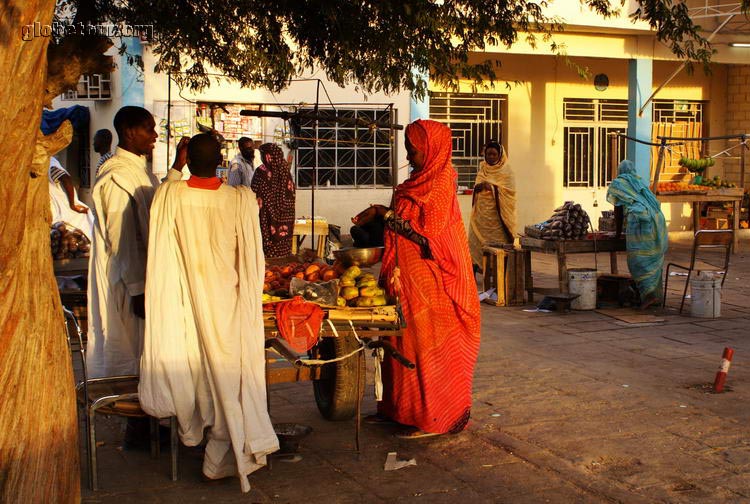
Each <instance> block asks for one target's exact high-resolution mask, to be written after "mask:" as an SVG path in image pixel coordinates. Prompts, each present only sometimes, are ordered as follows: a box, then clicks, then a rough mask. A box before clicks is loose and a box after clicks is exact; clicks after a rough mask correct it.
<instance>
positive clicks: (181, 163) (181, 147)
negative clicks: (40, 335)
mask: <svg viewBox="0 0 750 504" xmlns="http://www.w3.org/2000/svg"><path fill="white" fill-rule="evenodd" d="M188 143H190V138H188V137H182V138H180V141H179V143H178V144H177V154H176V155H175V158H174V163H172V169H173V170H179V171H182V169H183V168H184V167H185V165H186V164H187V154H188V151H187V147H188Z"/></svg>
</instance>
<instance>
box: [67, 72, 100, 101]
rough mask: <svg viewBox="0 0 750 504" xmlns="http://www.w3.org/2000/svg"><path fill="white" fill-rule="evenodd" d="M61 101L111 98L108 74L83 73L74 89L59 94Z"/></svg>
mask: <svg viewBox="0 0 750 504" xmlns="http://www.w3.org/2000/svg"><path fill="white" fill-rule="evenodd" d="M60 99H61V100H63V101H77V100H97V101H98V100H111V99H112V88H111V82H110V74H84V75H81V78H80V80H79V81H78V86H77V87H76V89H75V90H70V91H66V92H65V93H63V94H62V95H61V96H60Z"/></svg>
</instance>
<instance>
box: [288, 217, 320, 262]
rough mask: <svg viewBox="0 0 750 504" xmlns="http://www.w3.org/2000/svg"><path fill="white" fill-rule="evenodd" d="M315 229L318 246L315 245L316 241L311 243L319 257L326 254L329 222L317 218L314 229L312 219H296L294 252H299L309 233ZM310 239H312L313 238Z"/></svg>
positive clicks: (293, 242) (293, 241) (293, 240)
mask: <svg viewBox="0 0 750 504" xmlns="http://www.w3.org/2000/svg"><path fill="white" fill-rule="evenodd" d="M313 231H314V232H315V237H316V238H317V247H316V246H315V243H312V244H311V245H312V246H313V248H315V250H316V253H317V254H318V257H324V256H325V253H326V243H327V242H328V222H327V221H325V220H322V219H315V228H314V229H313V222H312V219H297V220H295V221H294V232H293V235H294V237H293V239H292V254H296V253H297V251H298V250H299V248H300V245H302V242H303V241H305V238H306V237H307V235H311V234H313ZM310 240H311V241H312V238H311V239H310Z"/></svg>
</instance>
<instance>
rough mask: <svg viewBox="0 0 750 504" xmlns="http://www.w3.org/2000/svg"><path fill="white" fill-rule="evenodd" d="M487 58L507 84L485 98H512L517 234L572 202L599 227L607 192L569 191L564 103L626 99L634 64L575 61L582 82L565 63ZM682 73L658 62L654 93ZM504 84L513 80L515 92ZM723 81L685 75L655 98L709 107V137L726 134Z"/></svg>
mask: <svg viewBox="0 0 750 504" xmlns="http://www.w3.org/2000/svg"><path fill="white" fill-rule="evenodd" d="M488 56H495V57H497V58H498V59H499V60H500V61H501V64H502V66H501V67H500V68H499V69H498V75H499V79H500V80H501V82H500V83H498V84H497V85H496V86H495V88H494V89H490V90H479V92H490V93H503V94H507V96H508V102H507V115H506V117H505V118H504V120H505V123H506V125H507V127H506V128H505V130H506V131H507V135H506V137H505V139H504V143H505V145H506V147H507V149H508V155H509V159H510V163H511V166H512V167H513V169H514V171H515V174H516V184H517V187H518V229H517V230H516V231H517V232H522V231H523V228H524V226H526V225H528V224H533V223H537V222H541V221H544V220H546V219H547V218H548V217H549V216H550V215H551V213H552V211H553V210H554V208H555V207H557V206H559V205H560V204H562V202H564V201H566V200H574V201H576V202H578V203H580V204H581V205H582V206H583V207H584V208H585V209H586V211H587V212H588V213H589V215H590V216H591V218H592V222H593V223H594V226H596V225H597V223H598V217H599V216H600V215H601V214H600V211H601V210H606V209H611V208H612V207H611V205H609V204H608V203H607V202H606V190H604V189H599V190H592V189H590V188H568V189H566V188H564V187H563V147H564V136H563V133H564V123H563V118H562V111H563V99H564V98H599V99H627V96H628V82H627V76H628V60H623V59H619V60H617V59H604V58H572V61H574V62H575V63H576V64H578V65H580V66H583V67H587V68H588V69H589V71H590V73H591V76H592V77H591V78H589V79H586V80H584V79H581V78H580V77H579V76H578V75H577V73H576V72H575V71H574V70H573V69H571V68H570V67H569V66H568V65H566V62H565V61H564V59H563V58H559V57H554V56H545V55H538V56H529V55H519V54H503V55H488V54H487V53H483V54H481V55H476V57H477V58H486V57H488ZM676 66H677V63H674V62H668V61H657V62H655V63H654V86H656V85H658V84H659V83H661V82H663V80H664V79H666V77H667V76H668V75H669V74H670V73H672V71H673V70H674V69H675V68H676ZM598 73H605V74H607V75H608V76H609V81H610V85H609V87H608V89H607V90H605V91H597V90H595V89H594V85H593V75H595V74H598ZM502 81H507V82H508V83H509V84H508V86H509V87H506V86H505V83H504V82H502ZM516 81H517V82H516ZM725 82H726V72H725V71H724V70H723V69H722V68H721V67H718V68H717V69H716V70H715V71H714V74H713V76H705V75H704V74H703V73H702V72H700V71H698V72H696V73H695V74H694V75H692V76H688V75H687V74H686V73H684V72H683V73H681V74H680V75H678V77H677V78H675V79H674V80H673V81H672V82H671V83H670V84H669V85H668V86H667V87H665V88H664V89H663V90H662V91H661V92H660V93H659V94H658V95H657V98H658V99H685V100H710V101H711V103H710V105H709V107H708V114H707V119H708V121H709V127H710V132H711V134H712V135H721V134H723V124H722V121H721V120H720V118H722V117H723V113H724V105H723V104H724V102H725V96H724V94H725V87H726V86H725ZM435 90H438V89H435ZM461 91H462V92H471V87H470V86H469V85H468V83H467V84H465V85H463V86H462V88H461ZM595 205H596V206H595ZM663 210H664V213H665V217H666V218H667V221H668V222H669V223H670V229H674V230H679V229H685V228H686V226H688V225H689V208H688V206H687V205H685V206H683V205H664V208H663Z"/></svg>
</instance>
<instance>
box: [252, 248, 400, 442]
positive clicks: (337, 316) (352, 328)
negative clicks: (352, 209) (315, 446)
mask: <svg viewBox="0 0 750 504" xmlns="http://www.w3.org/2000/svg"><path fill="white" fill-rule="evenodd" d="M381 254H382V248H381V247H376V248H372V249H342V250H339V251H336V255H337V258H338V259H337V262H336V263H334V265H330V266H329V265H327V264H325V263H324V262H320V261H319V260H317V261H316V260H312V261H305V260H304V258H303V257H299V256H291V257H286V258H281V259H269V260H268V261H267V262H268V263H269V264H268V265H267V269H266V273H265V283H264V289H265V292H264V302H265V303H266V304H265V305H264V326H265V334H266V347H267V348H268V349H269V352H268V355H267V359H266V362H267V369H266V373H267V383H268V384H269V385H272V384H274V383H287V382H297V381H312V382H313V391H314V394H315V401H316V403H317V406H318V409H319V410H320V412H321V414H322V415H323V417H324V418H326V419H328V420H348V419H351V418H352V417H355V416H356V419H357V420H356V423H357V429H356V433H357V446H358V445H359V442H358V439H359V412H360V411H359V410H360V405H361V400H362V397H363V395H364V382H365V361H364V356H365V352H366V351H367V350H369V349H378V348H382V349H383V351H384V352H386V353H388V354H389V355H390V356H391V357H393V358H394V359H395V360H396V361H397V362H400V363H401V364H402V365H404V366H406V367H409V368H413V367H414V365H413V364H412V363H411V362H409V361H407V360H406V359H404V358H403V357H402V356H401V355H400V354H398V352H396V351H395V349H393V348H392V347H391V346H390V345H389V344H388V343H386V342H384V341H382V340H381V338H382V337H385V336H400V335H401V332H402V327H403V324H402V316H401V312H400V309H399V306H398V305H397V304H396V303H395V300H389V299H386V297H385V293H384V291H383V289H381V288H380V287H378V286H377V279H376V275H375V274H374V272H372V271H369V270H368V266H373V265H374V264H377V262H379V260H380V257H381ZM290 291H291V294H292V295H299V296H301V297H304V298H306V299H307V300H312V299H316V301H317V302H318V303H322V304H321V305H320V306H321V309H322V311H323V323H322V326H321V330H320V333H319V336H320V337H319V338H318V339H317V344H314V346H312V348H310V349H309V351H308V352H307V353H306V354H302V355H301V352H300V351H295V350H293V349H292V348H291V346H290V345H289V344H288V343H287V341H286V340H285V339H284V337H282V336H281V331H280V329H279V325H280V324H279V320H278V319H277V311H276V310H275V308H276V304H277V303H284V302H288V301H286V300H284V299H282V297H281V296H288V295H289V292H290ZM389 301H391V302H392V304H388V302H389Z"/></svg>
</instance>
